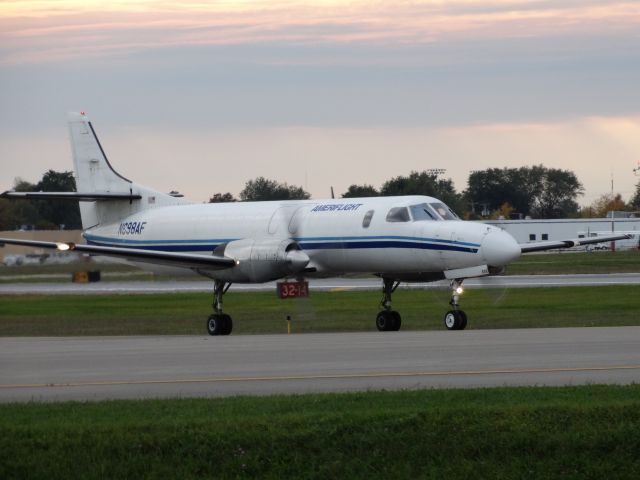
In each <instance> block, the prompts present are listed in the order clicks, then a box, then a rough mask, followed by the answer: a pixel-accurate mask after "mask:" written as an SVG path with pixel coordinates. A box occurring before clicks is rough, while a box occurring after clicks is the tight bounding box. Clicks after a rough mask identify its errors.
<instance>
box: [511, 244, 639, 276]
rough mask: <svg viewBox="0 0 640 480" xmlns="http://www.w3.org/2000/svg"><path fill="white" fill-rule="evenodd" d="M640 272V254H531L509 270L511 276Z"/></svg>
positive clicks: (605, 252) (626, 251)
mask: <svg viewBox="0 0 640 480" xmlns="http://www.w3.org/2000/svg"><path fill="white" fill-rule="evenodd" d="M636 272H640V251H638V250H625V251H620V252H611V251H599V252H590V253H582V252H580V253H576V252H563V253H545V254H528V255H523V256H522V257H520V259H519V260H517V261H516V262H513V263H512V264H511V265H509V266H508V267H507V275H566V274H571V273H576V274H579V273H636Z"/></svg>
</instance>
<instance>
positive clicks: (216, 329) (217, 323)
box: [207, 313, 227, 335]
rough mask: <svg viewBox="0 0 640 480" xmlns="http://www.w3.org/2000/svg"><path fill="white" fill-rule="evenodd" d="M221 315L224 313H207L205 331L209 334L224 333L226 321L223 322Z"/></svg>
mask: <svg viewBox="0 0 640 480" xmlns="http://www.w3.org/2000/svg"><path fill="white" fill-rule="evenodd" d="M223 317H224V314H218V313H214V314H212V315H209V318H208V319H207V332H208V333H209V335H225V333H224V329H225V324H226V323H227V322H225V320H224V318H223Z"/></svg>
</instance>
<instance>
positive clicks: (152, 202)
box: [68, 112, 186, 229]
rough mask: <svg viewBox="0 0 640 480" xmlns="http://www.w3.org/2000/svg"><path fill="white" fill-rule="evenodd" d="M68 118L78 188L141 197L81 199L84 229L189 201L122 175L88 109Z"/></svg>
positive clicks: (83, 190)
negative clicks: (87, 200)
mask: <svg viewBox="0 0 640 480" xmlns="http://www.w3.org/2000/svg"><path fill="white" fill-rule="evenodd" d="M68 121H69V135H70V139H71V149H72V152H73V164H74V170H75V176H76V188H77V191H78V192H85V193H86V192H94V193H109V194H116V195H129V196H133V195H136V196H139V199H126V200H113V199H109V200H96V201H93V202H81V203H80V215H81V217H82V228H84V229H87V228H91V227H95V226H98V225H104V224H108V223H112V222H118V221H119V220H121V219H123V218H126V217H128V216H129V215H132V214H134V213H137V212H140V211H142V210H146V209H149V208H155V207H158V206H166V205H178V204H183V203H186V202H185V201H184V200H182V199H180V198H175V197H173V196H171V195H168V194H166V193H161V192H158V191H154V190H151V189H148V188H145V187H143V186H141V185H139V184H136V183H134V182H132V181H131V180H129V179H128V178H125V177H124V176H122V175H121V174H119V173H118V172H117V171H116V170H115V169H114V168H113V167H112V166H111V163H109V160H108V159H107V156H106V155H105V153H104V150H103V149H102V145H101V144H100V141H99V140H98V136H97V135H96V132H95V130H94V129H93V125H92V124H91V122H90V121H89V119H88V118H87V116H86V115H85V114H84V112H82V113H69V115H68Z"/></svg>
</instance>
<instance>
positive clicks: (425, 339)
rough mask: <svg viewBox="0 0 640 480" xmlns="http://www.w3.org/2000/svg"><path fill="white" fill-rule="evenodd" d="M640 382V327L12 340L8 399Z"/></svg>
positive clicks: (3, 393)
mask: <svg viewBox="0 0 640 480" xmlns="http://www.w3.org/2000/svg"><path fill="white" fill-rule="evenodd" d="M633 382H636V383H637V382H640V327H614V328H568V329H563V328H554V329H521V330H475V331H474V330H465V331H438V332H434V331H428V332H409V331H402V332H386V333H380V332H367V333H335V334H299V335H243V336H233V335H231V336H229V337H209V336H144V337H76V338H0V402H12V401H30V400H35V401H59V400H104V399H118V398H157V397H161V398H163V397H219V396H230V395H240V394H242V395H272V394H280V393H286V394H290V393H309V392H345V391H363V390H379V389H391V390H396V389H417V388H451V387H491V386H503V385H582V384H591V383H607V384H629V383H633Z"/></svg>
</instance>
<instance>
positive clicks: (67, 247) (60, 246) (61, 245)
mask: <svg viewBox="0 0 640 480" xmlns="http://www.w3.org/2000/svg"><path fill="white" fill-rule="evenodd" d="M56 248H57V249H58V250H60V251H63V252H66V251H67V250H70V249H71V245H69V244H68V243H56Z"/></svg>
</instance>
